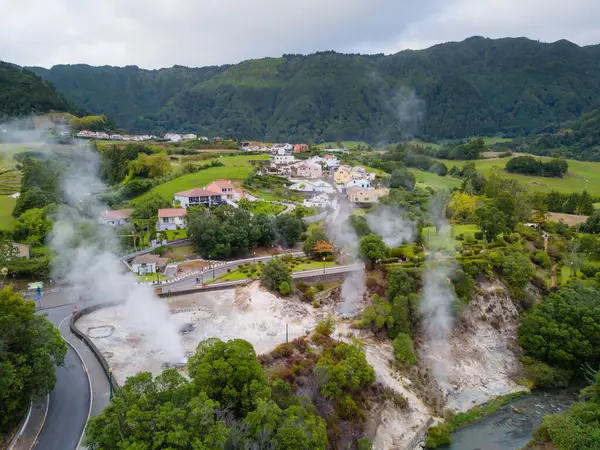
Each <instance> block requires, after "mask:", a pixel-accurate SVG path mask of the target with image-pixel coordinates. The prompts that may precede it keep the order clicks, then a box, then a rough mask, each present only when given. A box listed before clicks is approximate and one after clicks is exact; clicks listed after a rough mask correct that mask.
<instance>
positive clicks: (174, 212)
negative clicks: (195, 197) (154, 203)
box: [158, 208, 187, 217]
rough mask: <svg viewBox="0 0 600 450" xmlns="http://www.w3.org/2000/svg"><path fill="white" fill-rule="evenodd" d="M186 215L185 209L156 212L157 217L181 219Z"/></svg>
mask: <svg viewBox="0 0 600 450" xmlns="http://www.w3.org/2000/svg"><path fill="white" fill-rule="evenodd" d="M186 213H187V211H186V209H185V208H163V209H159V210H158V217H183V216H185V215H186Z"/></svg>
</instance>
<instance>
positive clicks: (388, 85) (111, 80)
mask: <svg viewBox="0 0 600 450" xmlns="http://www.w3.org/2000/svg"><path fill="white" fill-rule="evenodd" d="M599 55H600V51H599V50H598V46H590V47H579V46H577V45H575V44H572V43H570V42H568V41H564V40H563V41H558V42H555V43H552V44H546V43H541V42H537V41H533V40H529V39H525V38H517V39H495V40H494V39H484V38H481V37H473V38H469V39H467V40H465V41H463V42H452V43H446V44H440V45H436V46H434V47H431V48H428V49H425V50H419V51H402V52H399V53H397V54H394V55H389V56H384V55H371V56H366V55H344V54H339V53H334V52H321V53H316V54H312V55H308V56H303V55H284V56H283V57H282V58H265V59H261V60H255V61H245V62H242V63H240V64H237V65H233V66H222V67H205V68H200V69H192V68H186V67H172V68H168V69H161V70H152V71H149V70H143V69H139V68H137V67H135V66H128V67H124V68H117V67H107V66H104V67H90V66H86V65H73V66H64V65H62V66H55V67H53V68H52V69H50V70H47V69H41V68H32V70H34V71H35V72H36V73H38V74H39V75H41V76H42V77H44V78H45V79H47V80H49V81H51V82H52V83H54V84H55V85H56V86H57V88H58V89H59V90H60V91H61V92H63V93H64V94H65V95H66V96H67V97H68V98H69V99H70V100H72V101H73V102H75V103H76V104H77V105H79V106H81V107H86V108H88V109H90V110H91V111H92V112H94V113H95V114H107V115H109V116H110V117H113V118H114V119H115V120H116V122H117V123H118V124H119V125H120V126H123V127H124V128H126V129H128V130H131V131H138V132H155V133H160V132H166V131H193V132H196V133H198V134H201V135H222V136H229V137H243V138H245V139H256V140H264V141H267V142H275V141H282V140H287V141H295V142H302V141H307V142H316V143H320V142H337V141H364V142H369V143H371V144H380V143H389V142H398V141H402V140H406V139H407V138H410V137H411V136H414V137H418V138H422V139H424V140H428V139H455V138H465V137H469V136H495V135H499V134H501V135H505V136H506V137H518V136H524V135H528V134H531V133H534V132H536V131H541V130H543V129H544V128H545V127H546V126H547V125H548V124H553V123H554V124H561V123H564V122H568V121H574V120H576V119H577V118H579V117H580V116H581V115H582V114H584V113H586V112H589V111H591V110H593V109H594V108H599V107H600V57H599Z"/></svg>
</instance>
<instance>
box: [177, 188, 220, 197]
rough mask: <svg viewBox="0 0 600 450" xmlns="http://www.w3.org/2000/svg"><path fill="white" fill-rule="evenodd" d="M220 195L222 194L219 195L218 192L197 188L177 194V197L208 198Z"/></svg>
mask: <svg viewBox="0 0 600 450" xmlns="http://www.w3.org/2000/svg"><path fill="white" fill-rule="evenodd" d="M219 194H220V192H219V193H218V194H217V193H216V192H213V191H208V190H206V189H202V188H195V189H190V190H188V191H183V192H177V193H176V194H175V195H178V196H180V197H208V196H209V195H219Z"/></svg>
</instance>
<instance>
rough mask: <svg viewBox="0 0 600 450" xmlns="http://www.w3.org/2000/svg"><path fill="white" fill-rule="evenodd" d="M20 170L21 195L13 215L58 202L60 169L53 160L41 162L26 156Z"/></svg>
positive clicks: (16, 215) (17, 215)
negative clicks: (21, 173)
mask: <svg viewBox="0 0 600 450" xmlns="http://www.w3.org/2000/svg"><path fill="white" fill-rule="evenodd" d="M22 172H23V175H22V177H21V188H20V191H19V192H20V193H21V195H20V196H19V198H18V199H17V203H16V205H15V208H14V210H13V213H12V214H13V216H14V217H19V216H20V215H21V214H23V213H24V212H25V211H27V210H28V209H32V208H44V207H46V206H48V205H50V204H52V203H58V202H59V200H60V196H59V175H58V174H59V172H60V169H59V168H58V167H57V164H56V163H55V162H54V161H51V160H45V161H43V162H41V161H39V160H38V159H37V158H32V157H26V158H25V159H24V160H23V169H22Z"/></svg>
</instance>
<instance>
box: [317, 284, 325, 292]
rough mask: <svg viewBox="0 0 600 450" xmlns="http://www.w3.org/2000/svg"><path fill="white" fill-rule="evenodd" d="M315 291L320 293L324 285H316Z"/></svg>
mask: <svg viewBox="0 0 600 450" xmlns="http://www.w3.org/2000/svg"><path fill="white" fill-rule="evenodd" d="M315 287H316V288H317V291H319V292H321V291H322V290H323V289H325V285H324V284H323V283H317V284H316V286H315Z"/></svg>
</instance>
